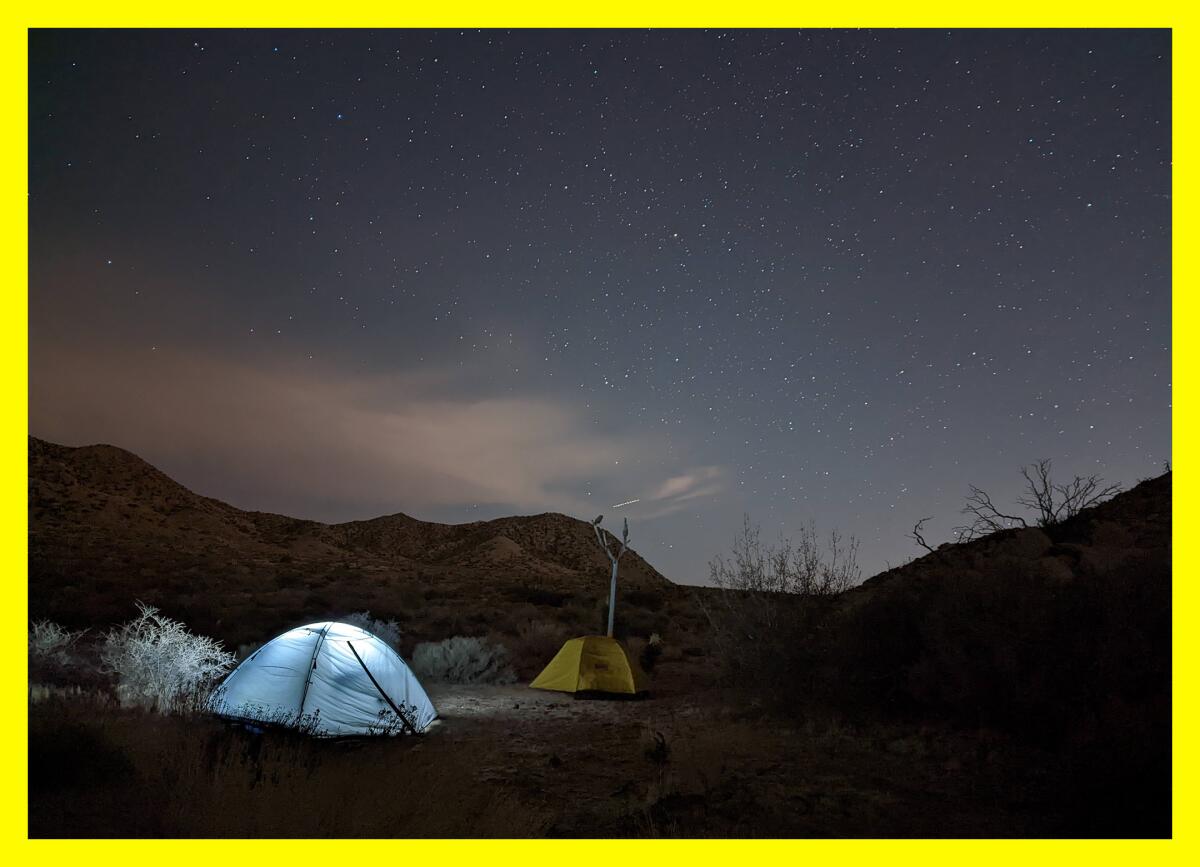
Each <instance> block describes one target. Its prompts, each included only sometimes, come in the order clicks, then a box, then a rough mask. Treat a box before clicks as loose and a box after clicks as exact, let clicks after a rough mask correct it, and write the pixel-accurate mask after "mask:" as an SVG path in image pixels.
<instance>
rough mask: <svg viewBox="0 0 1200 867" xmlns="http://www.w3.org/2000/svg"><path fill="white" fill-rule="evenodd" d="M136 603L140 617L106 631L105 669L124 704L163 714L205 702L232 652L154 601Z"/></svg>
mask: <svg viewBox="0 0 1200 867" xmlns="http://www.w3.org/2000/svg"><path fill="white" fill-rule="evenodd" d="M137 606H138V611H139V612H140V613H139V614H138V616H137V617H136V618H134V619H133V620H131V621H129V622H128V623H125V624H123V625H122V626H118V627H116V628H115V629H112V630H110V631H109V632H108V633H106V634H105V636H104V643H103V646H102V648H101V660H102V663H103V666H104V669H105V670H106V671H108V672H111V673H112V674H114V675H115V676H116V678H117V697H118V698H119V699H120V701H121V703H122V704H124V705H136V706H141V707H145V708H148V709H151V710H155V711H158V712H160V713H165V712H170V711H181V710H195V709H198V708H200V707H203V704H204V701H205V699H206V698H207V697H208V694H209V693H210V692H211V690H212V687H213V686H214V685H215V683H216V681H217V680H218V679H219V678H220V677H221V676H222V675H224V674H225V673H226V672H227V671H229V669H230V668H232V667H233V664H234V662H235V659H234V656H233V654H231V653H227V652H226V651H225V650H224V649H223V648H222V646H221V643H220V642H219V641H215V640H214V639H212V638H208V637H206V636H202V635H193V634H192V633H191V632H190V631H189V630H188V628H187V627H186V626H185V625H184V624H182V623H180V622H179V621H177V620H172V619H171V618H169V617H166V616H164V615H163V614H161V613H160V612H159V610H158V609H157V608H155V607H154V606H153V605H146V604H144V603H142V602H139V603H137Z"/></svg>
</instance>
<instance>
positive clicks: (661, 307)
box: [30, 30, 1171, 582]
mask: <svg viewBox="0 0 1200 867" xmlns="http://www.w3.org/2000/svg"><path fill="white" fill-rule="evenodd" d="M1170 52H1171V45H1170V35H1169V33H1168V32H1167V31H1111V30H1109V31H1101V30H1095V31H957V32H946V31H881V32H864V31H853V32H839V31H811V32H799V33H797V32H792V31H751V32H734V33H722V32H703V31H675V32H672V31H650V32H647V31H618V32H604V31H577V32H562V31H526V32H501V31H485V32H459V31H449V32H436V31H380V32H368V31H349V32H336V31H329V32H306V31H279V32H268V31H260V32H234V31H208V32H192V31H139V32H118V31H100V32H54V31H35V32H34V33H33V34H32V36H31V40H30V221H31V222H30V228H31V242H30V257H31V260H30V380H31V382H30V429H31V433H33V434H35V435H37V436H41V437H45V438H47V439H50V440H53V441H56V442H63V443H67V444H70V445H83V444H87V443H94V442H110V443H113V444H116V445H120V446H123V447H125V448H128V449H130V450H132V451H134V452H136V453H138V454H139V455H141V456H142V457H144V458H146V459H147V460H149V461H151V462H152V463H154V464H156V465H157V466H159V467H160V468H161V469H163V470H164V471H165V472H167V473H168V474H170V475H172V476H173V477H175V478H176V479H178V480H179V481H181V482H182V483H184V484H186V485H188V486H189V487H190V488H192V489H193V490H196V491H197V492H199V493H202V494H206V495H209V496H214V497H218V498H220V499H223V500H227V501H229V502H231V503H233V504H234V505H237V506H239V507H242V508H248V509H264V510H268V511H274V512H282V513H285V514H289V515H295V516H299V517H306V518H314V519H318V520H325V521H336V520H348V519H352V518H367V517H374V516H376V515H379V514H384V513H390V512H396V511H403V512H405V513H408V514H410V515H414V516H416V517H419V518H423V519H427V520H439V521H455V522H457V521H468V520H477V519H482V518H491V517H498V516H502V515H508V514H514V513H522V514H532V513H538V512H545V511H563V512H567V513H569V514H573V515H575V516H576V517H579V518H583V519H586V520H590V519H591V518H592V517H594V516H595V515H596V514H599V513H604V514H605V515H606V516H609V517H607V518H606V524H607V525H608V526H613V525H614V524H615V523H616V520H617V519H619V517H620V516H621V515H623V514H624V515H627V516H628V517H629V519H630V523H631V535H632V539H633V545H634V547H635V548H637V549H638V551H639V552H640V553H642V554H643V555H644V556H645V557H647V558H648V559H649V560H650V562H651V563H653V564H654V565H656V566H657V567H658V568H659V569H660V570H661V571H662V572H663V573H664V574H666V575H667V576H668V577H669V578H672V579H673V580H676V581H681V582H699V581H702V580H704V579H705V578H706V576H707V567H706V563H707V561H708V560H709V559H710V558H711V557H712V556H713V555H714V554H716V553H718V552H719V551H722V550H724V549H726V548H727V547H728V544H729V542H730V540H731V539H732V536H733V535H734V532H735V531H736V530H737V528H738V526H739V525H740V523H741V519H742V515H743V513H749V515H750V517H751V519H752V520H754V521H756V522H758V523H761V524H762V526H763V530H764V533H765V534H766V535H767V536H774V535H775V534H776V533H778V532H783V533H786V534H790V535H795V533H796V531H797V529H798V528H799V527H801V526H802V525H804V524H807V523H808V522H809V521H812V522H815V526H816V528H817V529H818V530H819V531H821V532H822V533H824V532H827V531H829V530H831V529H839V530H841V531H842V532H843V533H846V534H851V533H852V534H855V535H857V536H858V537H859V539H860V542H861V548H860V555H859V559H860V563H861V565H862V567H863V570H864V575H870V574H872V573H873V572H875V571H877V570H879V569H881V568H883V567H884V565H885V564H886V563H890V564H892V565H896V564H898V563H900V562H903V561H904V560H905V559H907V558H908V557H910V556H912V555H914V554H916V553H918V552H917V550H916V548H915V546H914V545H913V543H912V541H911V540H909V539H907V538H906V534H907V533H908V531H909V530H910V529H911V527H912V525H913V523H914V521H915V520H916V519H917V518H920V517H923V516H926V515H932V516H934V518H933V520H932V521H930V522H928V523H927V524H926V531H927V532H926V536H927V538H928V539H929V540H930V541H931V542H934V543H935V544H936V542H940V541H946V540H948V539H949V538H950V537H951V528H952V527H953V526H955V525H956V524H959V523H961V516H960V515H959V514H958V511H959V509H960V508H961V507H962V504H963V500H964V497H965V495H966V493H967V486H968V484H970V483H974V484H977V485H980V486H982V487H985V488H987V489H988V490H990V491H991V492H992V493H993V494H994V495H995V496H996V497H997V499H998V500H1003V501H1005V502H1009V501H1011V499H1012V498H1015V496H1016V495H1017V494H1018V492H1019V482H1020V477H1019V475H1018V472H1017V470H1018V468H1019V467H1020V466H1022V465H1023V464H1027V463H1030V462H1032V461H1034V460H1036V459H1038V458H1051V459H1053V461H1054V466H1055V468H1056V470H1057V471H1058V472H1059V473H1061V474H1064V475H1073V474H1075V473H1081V474H1091V473H1099V474H1101V475H1103V476H1104V477H1105V478H1106V479H1108V480H1111V481H1121V482H1124V483H1125V484H1126V485H1130V484H1132V483H1135V482H1136V481H1138V480H1139V479H1141V478H1145V477H1147V476H1152V475H1156V474H1158V473H1159V472H1161V470H1162V466H1163V464H1164V462H1165V461H1167V460H1168V459H1169V458H1170V449H1171V441H1170V417H1171V380H1170V351H1171V347H1170V297H1171V290H1170V285H1171V284H1170V281H1171V271H1170V234H1171V224H1170V213H1171V168H1170V166H1171V151H1170V140H1171V113H1170V105H1171V99H1170V63H1171V53H1170ZM634 499H638V500H640V502H637V503H633V504H631V505H628V506H624V507H622V508H620V509H617V510H615V511H614V509H613V508H612V506H613V505H614V504H616V503H620V502H623V501H628V500H634Z"/></svg>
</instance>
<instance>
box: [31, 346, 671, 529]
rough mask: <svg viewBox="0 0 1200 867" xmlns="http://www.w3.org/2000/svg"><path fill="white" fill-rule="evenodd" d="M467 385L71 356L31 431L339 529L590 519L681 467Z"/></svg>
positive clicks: (534, 400) (621, 438) (45, 357)
mask: <svg viewBox="0 0 1200 867" xmlns="http://www.w3.org/2000/svg"><path fill="white" fill-rule="evenodd" d="M452 380H453V376H452V375H451V374H444V373H440V372H438V371H422V372H419V373H411V374H405V375H387V376H382V375H374V374H356V373H353V372H346V371H337V370H319V369H315V368H313V367H311V366H293V367H290V368H286V367H264V366H260V365H254V364H250V363H249V362H234V361H219V360H214V359H211V358H207V357H193V356H188V355H186V354H167V353H163V352H161V351H159V352H154V353H148V352H147V353H143V354H141V355H126V356H117V355H114V354H112V353H107V354H104V355H98V356H87V355H84V354H81V353H76V352H63V351H59V352H56V353H42V354H41V356H40V357H39V359H38V360H37V361H36V363H34V364H33V365H32V373H31V407H30V420H31V421H30V423H31V431H32V432H33V433H35V434H38V435H41V436H46V437H48V438H50V439H58V440H59V441H64V442H71V443H74V444H80V443H81V442H97V441H107V442H111V443H113V444H116V445H120V446H123V447H126V448H129V449H131V450H133V451H135V452H138V453H139V454H142V455H143V456H144V457H146V458H147V459H149V460H152V461H154V462H156V463H159V464H160V465H161V466H162V467H163V468H164V469H165V470H167V471H168V472H171V473H173V474H176V475H177V476H178V477H179V478H180V479H181V480H183V481H185V482H188V483H189V484H191V485H192V486H193V487H196V488H197V489H198V490H199V491H200V492H201V493H206V494H210V495H212V496H218V497H222V498H229V499H231V500H233V501H234V502H236V503H237V504H238V505H243V506H247V507H253V508H260V509H270V510H275V511H284V512H291V513H293V514H294V513H297V512H300V513H301V514H304V515H305V516H312V517H324V518H342V517H349V516H351V515H353V516H367V515H370V514H376V513H380V512H386V511H394V510H406V511H415V512H419V511H420V510H421V509H428V508H430V507H437V506H446V507H460V506H469V505H471V504H479V505H480V506H494V507H504V508H512V509H517V510H526V511H546V510H559V511H567V512H571V513H580V514H582V513H584V512H588V513H590V511H591V510H592V507H593V505H594V504H595V502H596V500H594V499H589V498H588V497H587V496H586V491H587V489H590V488H603V487H605V486H607V485H608V484H611V485H613V487H614V488H620V487H624V486H627V485H630V484H632V483H633V482H634V481H635V480H636V478H637V474H638V472H639V471H638V470H637V469H635V468H636V467H641V468H642V470H641V472H644V471H645V470H644V468H645V467H647V466H650V467H653V466H656V465H660V464H661V462H662V458H663V456H664V455H665V453H666V450H665V445H664V444H663V443H660V442H657V441H655V440H654V439H653V438H651V437H647V436H645V435H644V434H638V435H634V433H633V432H624V433H621V432H617V433H599V432H596V430H595V428H594V427H593V426H592V425H591V424H590V423H589V422H588V418H587V415H586V413H585V412H584V411H583V410H582V409H581V408H576V407H573V406H572V405H569V404H567V403H563V402H557V401H555V400H553V399H549V398H539V397H528V396H525V397H486V398H478V397H470V396H453V392H454V390H455V389H454V383H453V381H452ZM460 390H461V389H460ZM622 476H624V478H622ZM597 482H601V484H599V485H598V484H597ZM689 490H691V489H690V488H689ZM596 493H597V496H599V495H600V494H601V493H602V490H597V491H596ZM680 493H681V495H683V496H686V495H687V491H681V492H680ZM491 511H495V509H492V510H491Z"/></svg>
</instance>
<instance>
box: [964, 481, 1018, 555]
mask: <svg viewBox="0 0 1200 867" xmlns="http://www.w3.org/2000/svg"><path fill="white" fill-rule="evenodd" d="M970 491H971V493H970V494H969V495H968V496H967V504H966V505H965V506H963V510H962V513H963V514H964V515H968V516H970V523H967V524H964V525H962V526H960V527H955V528H954V533H955V535H956V536H957V537H958V541H960V542H969V541H970V540H972V539H977V538H979V537H980V536H986V535H987V534H988V533H995V532H996V531H998V530H1011V529H1013V528H1014V527H1028V526H1029V522H1028V521H1026V520H1025V519H1024V518H1022V517H1021V516H1020V515H1009V514H1006V513H1004V512H1001V511H1000V509H999V508H998V507H997V506H996V504H995V503H993V502H992V497H991V495H990V494H988V492H987V491H984V490H981V489H980V488H977V487H975V486H974V485H971V486H970Z"/></svg>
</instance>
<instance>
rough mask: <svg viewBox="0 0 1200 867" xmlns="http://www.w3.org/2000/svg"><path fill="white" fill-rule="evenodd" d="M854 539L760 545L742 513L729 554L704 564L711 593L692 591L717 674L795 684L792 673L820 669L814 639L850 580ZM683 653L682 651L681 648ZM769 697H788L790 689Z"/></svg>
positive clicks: (807, 532)
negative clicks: (718, 669) (704, 621)
mask: <svg viewBox="0 0 1200 867" xmlns="http://www.w3.org/2000/svg"><path fill="white" fill-rule="evenodd" d="M857 549H858V542H857V540H856V539H855V538H854V537H850V538H848V539H846V538H843V537H842V536H841V535H840V534H838V533H837V532H834V533H831V534H830V535H829V537H828V540H827V541H826V542H824V543H823V542H822V541H821V540H820V539H819V538H818V536H817V533H816V530H815V528H814V527H813V526H812V525H809V526H807V527H805V528H803V529H802V530H801V533H800V536H799V538H798V539H797V540H796V541H792V540H790V539H786V538H781V539H780V540H779V542H778V543H777V544H764V543H763V542H762V541H761V538H760V533H759V529H758V527H757V526H755V525H753V524H752V523H751V522H750V519H749V517H748V516H747V517H746V518H745V520H744V523H743V525H742V530H741V532H740V534H739V535H738V536H737V537H736V538H735V539H734V542H733V547H732V552H731V555H730V556H729V557H728V558H726V557H725V556H724V555H717V556H716V557H714V558H713V559H712V560H711V561H710V563H709V569H710V573H711V582H712V584H713V585H714V586H715V588H716V590H711V589H698V590H696V591H695V592H694V595H693V599H694V602H695V603H696V606H697V607H698V608H699V609H700V610H701V611H702V612H703V613H704V615H705V617H706V618H707V620H708V622H709V625H710V627H711V628H710V632H709V640H710V642H711V647H712V649H713V650H714V651H715V653H716V655H717V657H718V658H719V659H721V660H722V663H723V672H724V674H725V676H726V677H727V678H728V680H729V681H730V682H731V683H735V684H737V685H739V686H768V685H775V684H778V683H779V682H780V681H781V679H787V680H789V681H790V682H792V683H793V684H795V683H796V678H797V674H798V673H799V672H811V671H813V670H814V669H815V668H816V667H817V666H818V665H819V664H820V660H818V659H817V658H816V657H815V656H814V653H816V652H818V651H819V650H820V645H819V644H818V643H816V642H814V640H813V639H814V636H815V635H816V634H817V633H818V632H820V631H821V630H822V629H823V626H824V621H825V618H826V617H827V615H828V614H829V612H830V611H831V610H833V608H834V602H835V600H836V599H837V597H838V595H839V594H840V593H842V592H843V591H845V590H847V589H848V588H849V587H851V586H852V585H853V584H855V583H857V581H858V580H859V577H860V571H859V568H858V563H857ZM685 652H686V651H685ZM772 694H773V695H776V696H778V697H780V698H781V699H783V698H785V697H786V698H787V700H789V701H790V700H791V699H792V697H794V696H795V695H797V691H796V690H789V691H778V690H774V691H773V693H772Z"/></svg>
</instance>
